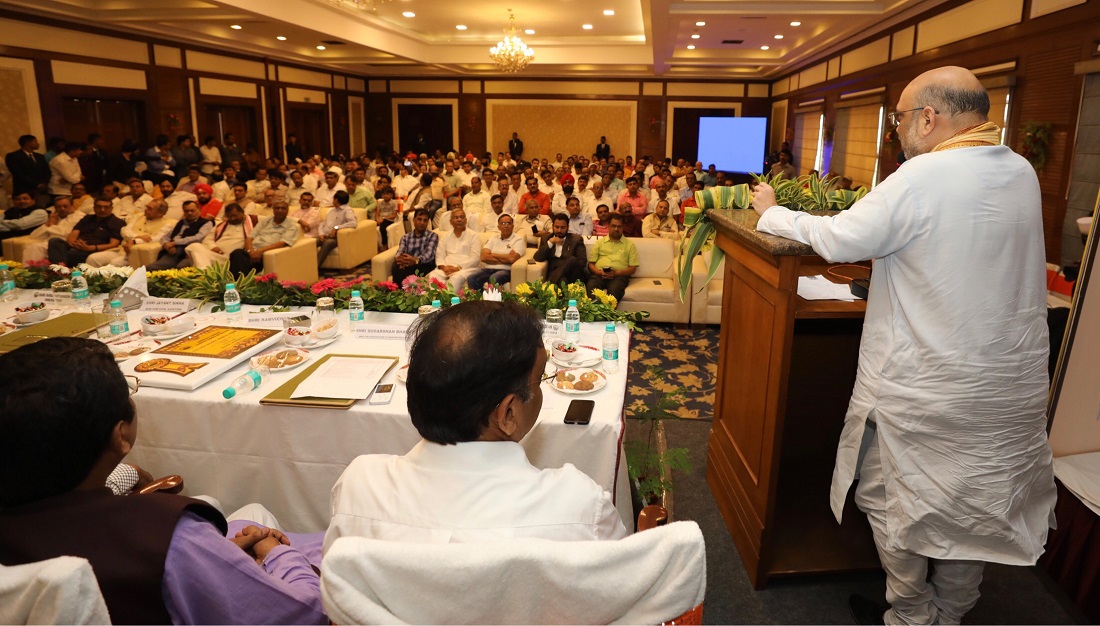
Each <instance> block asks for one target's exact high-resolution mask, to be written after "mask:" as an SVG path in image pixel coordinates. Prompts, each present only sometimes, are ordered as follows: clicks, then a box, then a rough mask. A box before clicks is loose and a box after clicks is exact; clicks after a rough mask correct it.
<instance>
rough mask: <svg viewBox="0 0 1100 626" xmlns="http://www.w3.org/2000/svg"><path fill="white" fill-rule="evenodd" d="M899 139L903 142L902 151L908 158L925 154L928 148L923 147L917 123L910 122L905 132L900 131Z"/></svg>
mask: <svg viewBox="0 0 1100 626" xmlns="http://www.w3.org/2000/svg"><path fill="white" fill-rule="evenodd" d="M898 141H900V142H901V151H902V152H903V153H904V154H905V158H906V159H911V158H913V157H915V156H917V155H920V154H924V153H925V152H927V150H923V149H922V148H921V143H922V142H921V140H920V137H918V136H917V132H916V124H910V125H909V126H908V128H907V129H906V131H905V132H904V133H900V132H899V133H898Z"/></svg>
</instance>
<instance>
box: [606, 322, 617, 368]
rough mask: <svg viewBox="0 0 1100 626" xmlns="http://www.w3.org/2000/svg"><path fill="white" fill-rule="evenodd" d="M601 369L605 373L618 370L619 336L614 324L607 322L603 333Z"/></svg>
mask: <svg viewBox="0 0 1100 626" xmlns="http://www.w3.org/2000/svg"><path fill="white" fill-rule="evenodd" d="M603 371H604V373H605V374H614V373H615V372H617V371H619V336H618V335H617V334H615V325H614V324H608V325H607V327H606V328H605V330H604V333H603Z"/></svg>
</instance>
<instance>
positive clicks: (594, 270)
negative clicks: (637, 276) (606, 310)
mask: <svg viewBox="0 0 1100 626" xmlns="http://www.w3.org/2000/svg"><path fill="white" fill-rule="evenodd" d="M637 269H638V249H637V248H636V247H635V246H634V242H633V241H631V240H630V239H629V238H627V237H624V236H623V216H622V215H619V214H613V215H612V216H611V222H610V225H609V226H608V234H607V237H606V238H604V239H600V240H599V241H597V242H596V243H595V245H593V246H592V249H591V250H589V251H588V273H589V274H590V276H589V278H588V291H589V292H591V291H592V290H593V289H603V290H605V291H607V293H609V294H611V295H613V296H615V299H616V300H618V301H619V302H622V300H623V294H624V293H626V286H627V283H628V282H629V280H630V277H631V276H633V275H634V272H635V271H636V270H637Z"/></svg>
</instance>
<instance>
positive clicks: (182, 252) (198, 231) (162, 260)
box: [145, 201, 214, 271]
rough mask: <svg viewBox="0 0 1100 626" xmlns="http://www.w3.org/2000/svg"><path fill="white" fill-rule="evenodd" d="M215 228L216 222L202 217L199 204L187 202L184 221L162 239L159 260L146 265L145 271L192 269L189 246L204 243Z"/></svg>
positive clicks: (184, 208)
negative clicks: (188, 251) (188, 253)
mask: <svg viewBox="0 0 1100 626" xmlns="http://www.w3.org/2000/svg"><path fill="white" fill-rule="evenodd" d="M213 228H214V221H213V220H208V219H206V218H204V217H202V215H201V214H200V212H199V204H198V202H193V201H192V202H185V203H184V204H183V219H182V220H180V221H178V222H176V225H175V226H173V227H172V231H171V232H169V233H168V234H167V235H165V236H163V237H161V240H160V245H161V250H160V252H159V253H158V254H157V260H156V261H153V262H152V263H150V264H148V265H146V266H145V269H147V270H149V271H155V270H167V269H173V268H181V267H190V266H191V258H190V257H188V256H187V246H189V245H191V244H193V243H198V242H200V241H202V240H203V239H204V238H205V237H206V235H207V234H209V233H210V231H211V230H213Z"/></svg>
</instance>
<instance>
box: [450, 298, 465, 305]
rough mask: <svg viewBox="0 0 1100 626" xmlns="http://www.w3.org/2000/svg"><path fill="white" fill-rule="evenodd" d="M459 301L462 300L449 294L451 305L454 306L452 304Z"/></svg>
mask: <svg viewBox="0 0 1100 626" xmlns="http://www.w3.org/2000/svg"><path fill="white" fill-rule="evenodd" d="M459 302H462V300H459V299H458V296H451V306H454V305H456V304H458V303H459Z"/></svg>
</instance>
